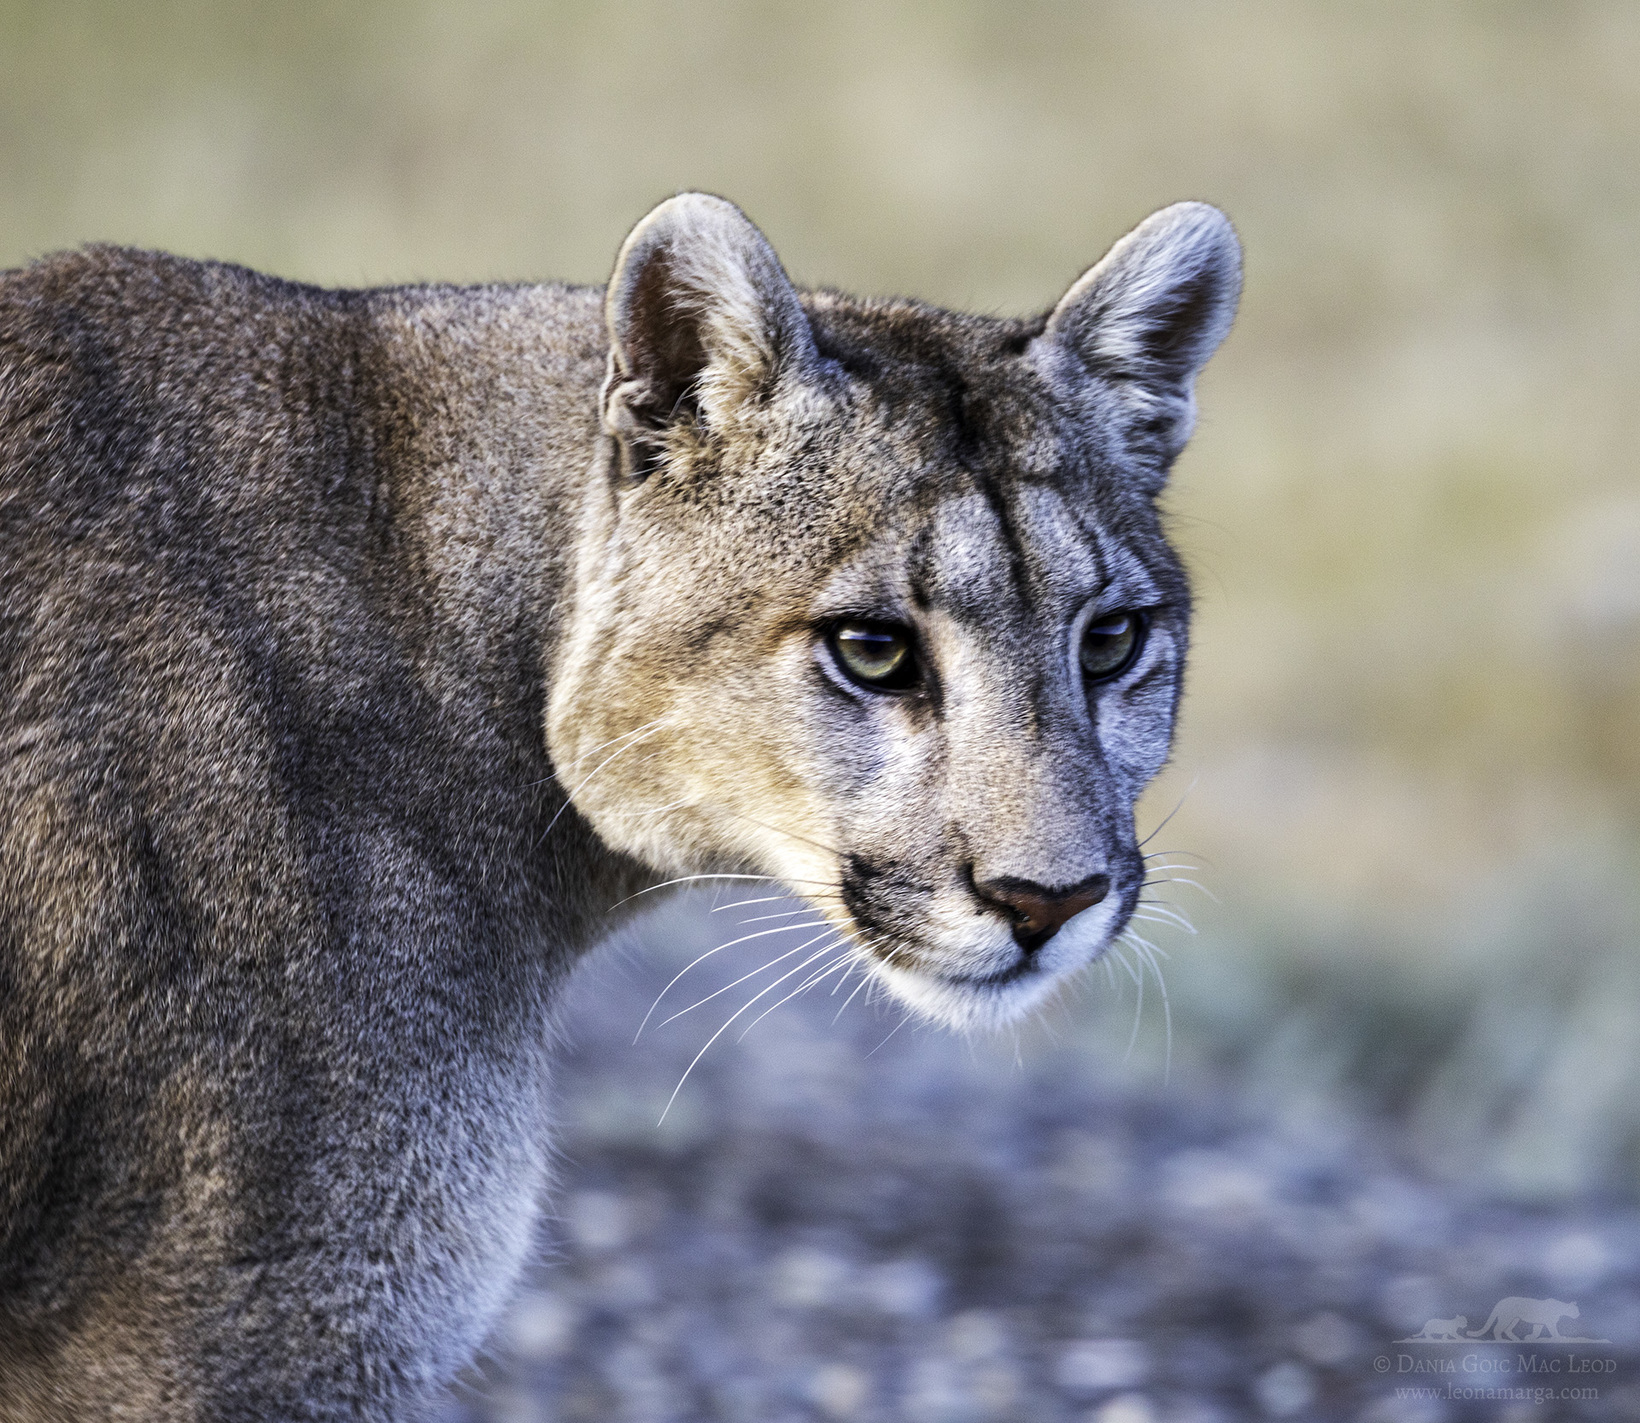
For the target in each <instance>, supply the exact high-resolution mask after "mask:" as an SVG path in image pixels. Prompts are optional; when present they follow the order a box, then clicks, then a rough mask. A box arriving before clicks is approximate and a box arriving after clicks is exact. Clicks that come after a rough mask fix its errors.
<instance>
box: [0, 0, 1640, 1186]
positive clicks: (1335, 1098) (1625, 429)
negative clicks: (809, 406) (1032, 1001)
mask: <svg viewBox="0 0 1640 1423" xmlns="http://www.w3.org/2000/svg"><path fill="white" fill-rule="evenodd" d="M690 187H700V188H706V189H710V190H713V191H717V192H721V193H723V194H725V195H727V196H729V197H732V198H733V199H735V200H736V201H737V202H739V203H740V204H741V205H742V206H743V207H744V208H746V210H747V211H748V212H749V213H750V214H751V215H752V217H753V218H754V219H755V220H756V221H758V222H759V223H760V224H761V225H762V226H763V227H764V229H765V231H766V232H767V233H768V235H769V236H770V238H771V240H772V241H773V242H774V244H775V246H776V248H777V249H778V250H779V251H780V252H781V253H782V255H783V257H784V259H785V260H786V263H787V265H788V267H789V269H790V270H791V272H792V273H793V275H794V277H795V278H796V279H797V280H799V281H800V282H808V283H814V284H825V285H832V286H838V287H842V288H846V289H851V290H855V291H859V292H868V293H885V292H908V293H912V294H916V295H919V296H923V297H926V298H929V299H932V300H934V301H937V302H941V303H944V304H948V305H952V306H960V307H968V308H976V309H982V310H994V311H1001V312H1009V313H1015V312H1024V311H1028V310H1032V309H1036V308H1041V307H1044V306H1047V305H1049V304H1051V303H1052V302H1053V301H1054V300H1055V299H1056V297H1057V296H1058V295H1059V293H1060V292H1061V291H1062V290H1063V289H1064V288H1065V286H1066V285H1067V284H1068V283H1069V282H1070V281H1071V280H1072V279H1073V278H1074V277H1075V276H1076V275H1077V274H1078V273H1079V272H1080V271H1081V270H1082V269H1083V268H1084V267H1085V266H1086V265H1088V264H1089V263H1091V262H1092V261H1093V260H1095V259H1096V258H1097V257H1098V256H1099V255H1100V254H1101V253H1102V251H1103V250H1104V248H1105V247H1106V246H1107V245H1108V244H1109V242H1110V241H1112V240H1113V239H1114V238H1115V237H1116V236H1118V235H1119V234H1120V233H1121V232H1123V231H1125V230H1126V229H1127V228H1128V227H1129V226H1131V225H1132V224H1133V223H1134V222H1136V221H1137V220H1138V219H1140V218H1141V217H1143V216H1144V215H1145V214H1146V213H1147V212H1149V211H1150V210H1152V209H1153V208H1155V207H1158V206H1161V205H1163V204H1165V203H1168V202H1171V201H1174V200H1177V199H1179V198H1185V197H1191V198H1202V199H1207V200H1209V201H1211V202H1214V203H1217V204H1219V205H1220V206H1222V207H1223V208H1224V209H1225V210H1226V211H1227V212H1229V213H1230V214H1231V216H1232V217H1233V218H1234V220H1235V222H1236V224H1237V226H1238V228H1239V229H1240V231H1241V234H1242V237H1243V240H1244V242H1245V245H1246V250H1247V286H1246V294H1245V298H1244V302H1243V308H1242V314H1241V318H1240V320H1239V322H1238V324H1237V327H1236V329H1235V331H1234V333H1233V334H1232V336H1231V338H1230V340H1229V342H1228V343H1227V344H1226V346H1225V347H1224V349H1223V351H1222V352H1221V353H1220V355H1219V356H1218V357H1217V358H1216V359H1215V361H1214V363H1213V364H1212V366H1211V367H1210V368H1209V371H1208V373H1207V375H1206V377H1205V378H1204V380H1203V382H1202V390H1201V403H1202V411H1203V414H1202V420H1201V425H1200V427H1199V432H1198V434H1197V436H1196V439H1195V442H1194V444H1193V445H1192V446H1191V448H1190V450H1189V451H1188V452H1187V454H1186V455H1185V456H1184V458H1183V459H1182V461H1181V462H1180V464H1179V467H1178V470H1177V473H1176V476H1175V479H1174V484H1173V488H1172V490H1171V492H1170V494H1169V496H1168V504H1169V507H1170V509H1171V511H1172V515H1173V520H1174V528H1175V531H1176V534H1177V537H1178V540H1179V542H1180V543H1181V545H1182V547H1183V548H1184V549H1185V551H1186V553H1187V555H1188V557H1189V559H1190V562H1191V564H1192V565H1193V567H1194V568H1195V570H1196V573H1197V577H1198V586H1199V592H1200V600H1201V611H1200V624H1199V631H1198V639H1197V648H1198V651H1197V653H1196V656H1195V662H1194V667H1193V672H1192V677H1191V682H1190V691H1189V697H1188V701H1187V704H1186V712H1185V718H1184V723H1183V728H1182V735H1181V738H1180V741H1179V745H1178V750H1177V755H1176V757H1175V764H1174V767H1173V768H1172V769H1171V770H1170V771H1169V772H1168V773H1167V775H1166V776H1165V777H1164V778H1163V781H1162V782H1161V783H1159V784H1158V786H1157V787H1156V788H1155V790H1154V791H1153V792H1152V794H1151V796H1150V798H1149V800H1148V802H1147V808H1146V815H1145V817H1144V818H1145V822H1146V824H1147V825H1152V824H1155V823H1156V822H1159V821H1160V820H1161V819H1162V817H1163V816H1165V815H1166V814H1167V813H1168V812H1169V811H1170V810H1171V809H1172V808H1173V807H1174V805H1175V804H1177V803H1178V802H1179V801H1180V798H1181V797H1183V805H1182V808H1180V809H1179V811H1178V813H1177V815H1176V816H1174V818H1173V819H1172V820H1171V821H1170V822H1169V823H1168V824H1167V825H1166V827H1165V829H1163V830H1162V831H1161V832H1160V835H1159V838H1158V839H1157V840H1156V841H1155V842H1154V846H1155V847H1158V848H1161V849H1166V850H1171V851H1178V852H1182V853H1183V855H1184V857H1185V858H1187V859H1190V860H1192V861H1194V862H1195V863H1197V864H1200V865H1201V866H1202V869H1201V871H1200V872H1199V873H1195V874H1193V875H1192V878H1195V879H1199V880H1201V881H1202V882H1203V883H1204V884H1205V885H1207V886H1208V887H1209V888H1210V889H1211V890H1212V891H1213V892H1214V893H1215V894H1216V895H1217V896H1218V902H1217V903H1214V902H1212V901H1210V900H1207V899H1204V898H1201V897H1199V896H1196V895H1195V893H1194V891H1192V890H1190V889H1188V888H1187V887H1184V886H1180V887H1179V888H1180V890H1181V897H1180V899H1179V900H1178V902H1179V904H1180V905H1181V907H1183V908H1185V909H1187V910H1188V911H1189V912H1190V913H1191V915H1192V916H1193V917H1194V919H1195V921H1196V923H1197V925H1198V927H1199V928H1200V930H1201V934H1200V936H1199V937H1198V938H1196V939H1185V938H1184V937H1183V936H1181V935H1179V934H1176V933H1169V932H1168V931H1166V930H1165V928H1164V929H1161V930H1159V932H1158V934H1157V935H1156V936H1155V937H1156V938H1157V941H1158V942H1159V943H1160V944H1161V945H1162V946H1163V947H1164V948H1166V949H1168V950H1169V951H1170V953H1171V954H1172V959H1171V964H1170V967H1169V971H1168V982H1169V987H1170V990H1171V993H1172V1016H1173V1028H1174V1043H1173V1047H1172V1072H1173V1076H1174V1080H1175V1081H1189V1080H1190V1079H1191V1078H1192V1075H1195V1076H1196V1077H1199V1078H1201V1079H1204V1080H1205V1079H1207V1078H1217V1079H1220V1080H1226V1074H1228V1079H1227V1080H1230V1081H1231V1082H1233V1083H1234V1084H1236V1087H1237V1090H1238V1091H1240V1092H1242V1093H1244V1094H1245V1095H1246V1096H1247V1097H1248V1098H1249V1100H1254V1101H1264V1102H1266V1103H1267V1104H1268V1107H1269V1109H1270V1110H1272V1111H1276V1112H1280V1113H1287V1114H1292V1113H1298V1114H1303V1113H1311V1114H1322V1115H1324V1114H1326V1113H1328V1112H1332V1111H1341V1110H1353V1109H1357V1108H1364V1109H1367V1110H1370V1111H1372V1112H1377V1113H1382V1114H1384V1116H1385V1118H1386V1120H1389V1121H1391V1122H1393V1123H1395V1124H1396V1125H1397V1127H1398V1129H1401V1130H1402V1131H1403V1138H1404V1142H1405V1144H1406V1147H1407V1149H1408V1150H1409V1151H1410V1152H1412V1153H1413V1155H1414V1156H1415V1157H1416V1159H1417V1160H1418V1161H1419V1162H1420V1163H1421V1164H1422V1165H1423V1166H1424V1167H1426V1168H1427V1169H1430V1170H1433V1171H1436V1172H1440V1173H1444V1174H1447V1175H1450V1176H1453V1177H1455V1178H1459V1179H1462V1180H1464V1181H1468V1182H1472V1183H1476V1184H1478V1185H1479V1186H1481V1187H1482V1188H1483V1189H1485V1190H1487V1191H1496V1192H1501V1193H1504V1194H1509V1195H1516V1196H1524V1197H1539V1198H1541V1197H1550V1198H1554V1197H1564V1196H1566V1195H1568V1194H1571V1193H1584V1192H1590V1191H1594V1192H1619V1193H1622V1194H1629V1193H1632V1192H1633V1191H1634V1189H1635V1186H1636V1184H1637V1182H1640V1090H1637V1089H1640V956H1637V954H1636V947H1637V945H1636V934H1637V926H1640V894H1637V893H1636V890H1635V871H1636V868H1637V865H1640V711H1637V709H1640V481H1637V479H1636V467H1635V466H1636V455H1635V449H1636V443H1637V436H1640V415H1637V408H1640V405H1637V401H1636V398H1635V397H1636V392H1637V391H1640V324H1637V322H1636V313H1637V310H1640V7H1636V6H1634V5H1633V4H1627V3H1623V4H1609V5H1603V4H1583V3H1573V0H1562V3H1557V4H1555V5H1552V6H1551V5H1533V4H1514V3H1501V0H1500V3H1491V4H1480V3H1473V4H1465V3H1441V4H1429V3H1418V4H1413V3H1405V4H1395V3H1390V4H1378V5H1370V6H1368V5H1343V4H1340V5H1332V4H1319V3H1313V4H1297V3H1268V4H1237V5H1215V4H1191V3H1182V0H1149V3H1143V4H1140V3H1125V4H1092V3H1056V2H1055V0H1014V2H1013V3H1009V4H999V3H992V4H980V3H945V4H938V5H935V4H921V3H902V4H886V3H875V4H863V3H841V4H834V5H830V6H826V7H820V6H811V7H784V6H775V5H769V4H754V3H693V4H672V5H668V4H654V3H633V4H624V5H618V6H616V5H609V6H594V5H586V4H523V3H518V2H517V0H466V2H465V3H453V0H430V3H424V4H393V5H389V4H379V3H355V4H351V5H346V6H336V5H330V4H320V3H313V0H287V3H283V4H278V5H248V4H247V5H235V4H224V3H218V4H208V5H202V4H174V3H145V4H142V5H128V4H113V3H103V4H86V3H78V0H58V2H57V3H52V4H37V3H15V0H6V2H5V3H0V194H3V197H0V265H4V266H10V265H15V264H19V263H22V262H24V261H26V260H28V259H29V258H30V257H33V256H36V255H38V254H41V253H44V252H47V251H51V250H53V249H56V248H60V247H65V246H72V245H75V244H78V243H80V242H83V241H87V240H93V239H101V240H113V241H118V242H127V243H136V244H141V245H145V246H152V247H161V248H167V249H170V250H173V251H177V252H182V253H186V254H190V255H196V256H209V257H221V258H229V259H232V260H235V261H239V262H244V263H247V264H249V265H252V266H255V267H260V268H264V269H267V270H271V271H274V272H277V273H280V274H282V275H285V276H290V277H297V278H305V279H308V280H312V281H316V282H323V283H335V284H349V285H353V284H361V283H378V282H401V281H413V280H418V279H435V278H436V279H454V280H473V281H478V280H488V279H496V278H506V279H528V278H568V279H573V280H580V281H585V282H598V281H601V280H602V279H603V278H604V276H605V274H606V272H607V269H608V266H609V263H610V260H611V258H612V256H613V254H614V252H615V249H616V247H617V246H618V245H619V243H620V240H621V238H622V237H623V236H624V234H625V233H626V231H627V230H628V228H629V227H630V226H631V224H632V223H633V222H635V221H636V220H637V218H639V217H640V216H641V215H642V214H643V213H644V212H645V211H646V210H647V209H648V207H649V206H650V205H651V204H653V203H654V202H655V201H657V200H658V199H660V198H662V197H664V196H666V195H667V194H669V193H671V192H674V191H677V190H678V189H681V188H690ZM1067 1011H1068V1012H1069V1014H1070V1021H1071V1023H1072V1025H1073V1026H1074V1027H1075V1028H1076V1029H1077V1030H1078V1031H1081V1030H1083V1029H1084V1028H1085V1029H1086V1031H1087V1033H1088V1035H1089V1041H1090V1042H1092V1041H1095V1040H1097V1041H1104V1040H1105V1037H1108V1036H1114V1037H1115V1038H1116V1039H1117V1040H1118V1044H1120V1042H1124V1041H1125V1039H1126V1028H1125V1021H1126V1020H1125V1019H1123V1014H1124V1013H1127V1014H1130V1013H1131V1011H1132V1010H1131V1002H1130V1003H1129V1004H1128V1006H1126V1007H1121V1006H1120V1005H1116V1006H1113V1005H1111V1004H1110V1003H1108V1002H1105V1001H1103V1000H1101V999H1100V997H1099V995H1097V994H1096V995H1092V996H1091V997H1089V998H1087V999H1086V1000H1085V1002H1084V1004H1083V1006H1081V1007H1073V1008H1071V1009H1069V1010H1067ZM1106 1020H1109V1021H1106ZM1113 1025H1114V1026H1113ZM1058 1031H1060V1032H1061V1034H1062V1035H1063V1031H1064V1029H1063V1026H1061V1027H1060V1028H1059V1029H1058ZM1141 1036H1142V1042H1143V1046H1142V1048H1141V1049H1140V1050H1139V1051H1138V1052H1137V1053H1136V1054H1135V1056H1134V1058H1133V1060H1132V1061H1131V1062H1129V1063H1128V1064H1127V1066H1126V1067H1123V1068H1120V1069H1119V1070H1120V1071H1123V1072H1126V1073H1129V1074H1134V1075H1139V1076H1145V1077H1148V1078H1155V1077H1157V1076H1158V1075H1159V1072H1160V1066H1159V1063H1160V1057H1161V1055H1162V1053H1163V1047H1162V1045H1161V1042H1162V1036H1163V1034H1162V1030H1161V1028H1160V1026H1159V1020H1158V1019H1157V1018H1156V1017H1155V1015H1154V1014H1150V1013H1148V1012H1147V1017H1146V1019H1145V1024H1144V1032H1143V1034H1142V1035H1141ZM1090 1050H1092V1049H1090ZM1010 1051H1011V1049H1010ZM1112 1070H1113V1071H1115V1070H1118V1069H1116V1068H1113V1069H1112Z"/></svg>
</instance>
